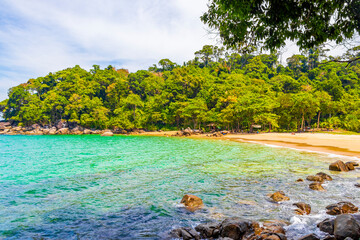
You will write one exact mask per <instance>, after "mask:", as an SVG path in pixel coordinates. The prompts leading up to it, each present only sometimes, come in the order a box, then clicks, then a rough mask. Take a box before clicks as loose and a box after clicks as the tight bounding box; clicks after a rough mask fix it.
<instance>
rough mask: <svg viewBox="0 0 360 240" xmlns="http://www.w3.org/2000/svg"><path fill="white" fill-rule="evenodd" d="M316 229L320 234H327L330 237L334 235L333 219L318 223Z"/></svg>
mask: <svg viewBox="0 0 360 240" xmlns="http://www.w3.org/2000/svg"><path fill="white" fill-rule="evenodd" d="M317 227H318V228H319V229H320V231H322V232H326V233H329V234H331V235H333V234H334V219H330V218H326V219H325V220H323V221H321V222H319V223H318V224H317Z"/></svg>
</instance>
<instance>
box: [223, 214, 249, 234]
mask: <svg viewBox="0 0 360 240" xmlns="http://www.w3.org/2000/svg"><path fill="white" fill-rule="evenodd" d="M251 230H252V222H251V221H248V220H244V219H241V218H227V219H225V220H224V221H223V222H222V223H221V230H220V236H221V237H223V238H225V237H228V238H232V239H242V237H243V236H244V235H245V234H246V233H247V232H249V231H251Z"/></svg>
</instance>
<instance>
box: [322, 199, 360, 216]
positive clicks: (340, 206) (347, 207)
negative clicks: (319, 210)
mask: <svg viewBox="0 0 360 240" xmlns="http://www.w3.org/2000/svg"><path fill="white" fill-rule="evenodd" d="M326 209H327V211H326V213H327V214H329V215H340V214H344V213H357V212H358V211H359V209H358V208H357V207H356V206H355V205H354V204H352V203H351V202H338V203H335V204H331V205H329V206H327V207H326Z"/></svg>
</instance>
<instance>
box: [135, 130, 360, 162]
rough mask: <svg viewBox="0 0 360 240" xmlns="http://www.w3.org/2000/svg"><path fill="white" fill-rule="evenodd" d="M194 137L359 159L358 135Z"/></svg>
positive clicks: (269, 134) (172, 134)
mask: <svg viewBox="0 0 360 240" xmlns="http://www.w3.org/2000/svg"><path fill="white" fill-rule="evenodd" d="M176 132H178V131H168V132H146V133H141V134H140V135H144V136H174V135H175V134H176ZM190 138H194V139H214V140H230V141H235V142H245V143H253V144H261V145H267V146H272V147H283V148H289V149H295V150H300V151H307V152H316V153H321V154H329V155H331V154H333V155H339V156H345V157H350V158H357V159H358V160H360V135H335V134H331V133H296V134H295V135H292V134H291V133H259V134H227V135H224V136H222V137H211V136H208V135H207V134H199V135H191V136H190Z"/></svg>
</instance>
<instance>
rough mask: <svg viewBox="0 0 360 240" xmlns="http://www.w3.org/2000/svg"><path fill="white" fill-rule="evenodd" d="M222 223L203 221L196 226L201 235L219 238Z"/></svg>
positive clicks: (206, 237)
mask: <svg viewBox="0 0 360 240" xmlns="http://www.w3.org/2000/svg"><path fill="white" fill-rule="evenodd" d="M219 228H220V225H219V224H217V223H203V224H200V225H198V226H196V227H195V230H196V231H198V232H199V233H200V237H202V238H205V239H208V238H218V237H219V235H220V229H219Z"/></svg>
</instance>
